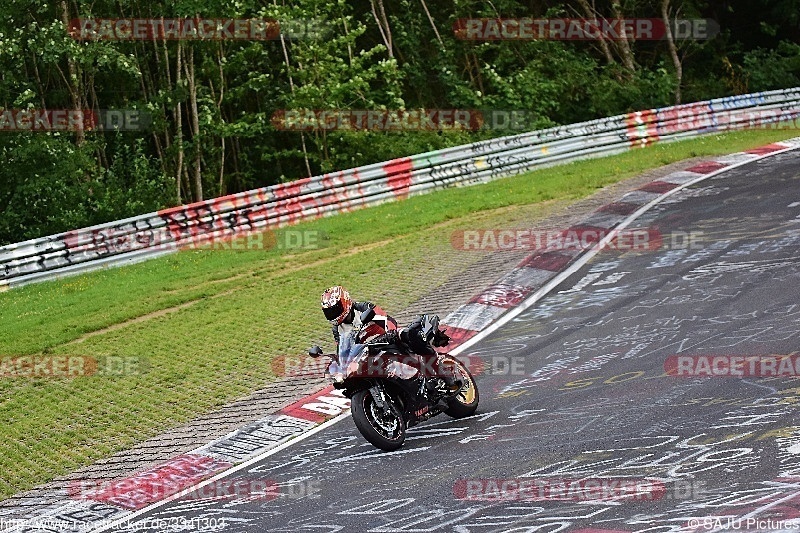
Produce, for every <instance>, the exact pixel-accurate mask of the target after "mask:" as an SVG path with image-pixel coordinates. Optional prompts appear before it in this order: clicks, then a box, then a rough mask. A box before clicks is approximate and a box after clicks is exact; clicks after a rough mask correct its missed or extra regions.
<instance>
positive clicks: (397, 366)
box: [308, 309, 479, 451]
mask: <svg viewBox="0 0 800 533" xmlns="http://www.w3.org/2000/svg"><path fill="white" fill-rule="evenodd" d="M374 316H375V311H374V310H373V309H368V310H366V311H364V312H363V313H362V314H361V316H360V318H361V324H363V325H367V324H368V323H369V322H370V320H371V319H372V318H373V317H374ZM419 325H420V330H421V331H419V335H420V337H421V338H422V339H423V341H425V342H426V343H427V342H429V341H430V340H431V339H432V338H433V337H434V335H436V333H437V331H438V317H436V316H431V315H425V316H424V321H423V322H422V323H421V324H419ZM361 329H363V326H362V328H354V329H353V330H352V331H350V332H348V333H346V334H343V335H341V337H340V339H339V348H338V356H337V355H336V354H323V352H322V349H321V348H320V347H319V346H314V347H313V348H311V350H309V352H308V354H309V355H310V356H312V357H323V356H324V357H329V358H330V359H331V362H330V363H329V364H328V367H327V369H326V371H325V375H326V376H327V377H328V378H329V379H331V380H332V381H333V386H334V387H335V388H337V389H341V390H342V391H343V394H344V396H346V397H347V398H350V400H351V403H350V412H351V413H352V415H353V422H354V423H355V425H356V427H357V428H358V430H359V432H360V433H361V434H362V435H363V436H364V438H365V439H367V441H369V442H370V443H372V444H373V445H374V446H376V447H377V448H380V449H382V450H385V451H394V450H397V449H398V448H400V447H401V446H402V445H403V442H405V438H406V430H407V429H409V428H412V427H414V426H416V425H417V424H419V423H421V422H424V421H425V420H428V419H429V418H431V417H434V416H436V415H438V414H441V413H445V414H446V415H448V416H450V417H452V418H464V417H468V416H471V415H473V414H474V413H475V411H476V410H477V408H478V401H479V393H478V387H477V385H476V384H475V379H474V378H473V376H472V374H471V373H470V371H469V369H468V368H467V367H466V366H465V365H464V364H463V363H462V362H461V361H459V360H458V359H456V358H455V357H453V356H450V355H449V354H444V353H436V352H434V351H433V349H432V348H431V351H432V352H433V353H436V355H431V356H428V357H424V356H420V355H417V354H414V353H410V352H409V350H406V349H401V346H399V345H398V343H388V342H367V343H362V342H359V333H360V331H361ZM442 372H450V373H451V374H450V376H451V377H454V378H455V379H454V380H451V381H452V382H453V387H448V386H447V385H446V380H444V379H443V378H442V377H441V375H442ZM456 387H457V389H456Z"/></svg>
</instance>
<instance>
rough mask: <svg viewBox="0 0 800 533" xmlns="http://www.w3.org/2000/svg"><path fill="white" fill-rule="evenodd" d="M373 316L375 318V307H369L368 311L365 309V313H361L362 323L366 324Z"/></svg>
mask: <svg viewBox="0 0 800 533" xmlns="http://www.w3.org/2000/svg"><path fill="white" fill-rule="evenodd" d="M373 318H375V309H372V308H370V309H367V310H366V311H364V312H363V313H361V323H362V324H366V323H367V322H369V321H370V320H372V319H373Z"/></svg>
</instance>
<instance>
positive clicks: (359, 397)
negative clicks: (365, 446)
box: [350, 389, 406, 452]
mask: <svg viewBox="0 0 800 533" xmlns="http://www.w3.org/2000/svg"><path fill="white" fill-rule="evenodd" d="M350 412H351V413H352V415H353V422H355V424H356V427H357V428H358V431H360V432H361V434H362V435H363V436H364V438H365V439H367V440H368V441H369V442H370V443H372V445H373V446H375V447H377V448H380V449H381V450H384V451H387V452H392V451H394V450H397V449H398V448H400V447H401V446H402V445H403V442H405V440H406V422H405V420H403V417H402V416H400V415H399V414H397V410H396V409H395V410H394V413H395V414H394V415H392V416H391V417H387V416H386V415H385V414H384V413H383V410H382V409H381V408H380V407H378V405H377V404H376V403H375V400H374V399H373V398H372V393H371V392H370V391H369V389H365V390H362V391H359V392H357V393H355V394H354V395H353V397H352V399H351V402H350Z"/></svg>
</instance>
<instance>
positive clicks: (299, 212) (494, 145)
mask: <svg viewBox="0 0 800 533" xmlns="http://www.w3.org/2000/svg"><path fill="white" fill-rule="evenodd" d="M798 116H800V88H794V89H786V90H780V91H770V92H764V93H757V94H748V95H742V96H732V97H727V98H719V99H715V100H710V101H706V102H698V103H693V104H686V105H680V106H673V107H667V108H662V109H651V110H647V111H640V112H636V113H629V114H625V115H619V116H615V117H609V118H604V119H599V120H591V121H588V122H581V123H578V124H572V125H569V126H558V127H554V128H549V129H545V130H537V131H532V132H529V133H524V134H521V135H513V136H508V137H501V138H497V139H491V140H488V141H482V142H476V143H472V144H467V145H463V146H457V147H454V148H448V149H444V150H437V151H434V152H428V153H424V154H418V155H414V156H411V157H403V158H398V159H394V160H392V161H387V162H383V163H377V164H373V165H366V166H363V167H358V168H353V169H349V170H344V171H340V172H333V173H330V174H324V175H322V176H314V177H312V178H305V179H301V180H298V181H294V182H290V183H284V184H280V185H273V186H269V187H264V188H261V189H255V190H252V191H246V192H243V193H239V194H233V195H229V196H224V197H220V198H215V199H213V200H207V201H204V202H198V203H194V204H189V205H184V206H179V207H175V208H171V209H165V210H162V211H158V212H155V213H148V214H146V215H140V216H137V217H133V218H128V219H125V220H119V221H116V222H110V223H107V224H100V225H97V226H92V227H89V228H84V229H79V230H75V231H69V232H66V233H60V234H58V235H51V236H48V237H43V238H39V239H33V240H29V241H25V242H21V243H16V244H11V245H7V246H3V247H0V289H2V288H9V287H17V286H22V285H25V284H28V283H33V282H36V281H42V280H47V279H53V278H57V277H60V276H65V275H70V274H75V273H81V272H87V271H89V270H94V269H97V268H103V267H109V266H113V265H120V264H127V263H132V262H137V261H141V260H144V259H149V258H153V257H157V256H160V255H164V254H168V253H173V252H175V251H177V250H179V249H181V248H182V247H186V246H188V245H202V243H203V242H208V241H210V240H216V239H224V238H231V237H235V236H237V235H241V234H245V233H249V232H253V231H263V230H266V229H269V228H277V227H282V226H286V225H289V224H293V223H295V222H297V221H299V220H304V219H309V218H315V217H320V216H328V215H332V214H335V213H339V212H343V211H349V210H352V209H354V208H358V207H364V206H368V205H374V204H378V203H382V202H386V201H391V200H395V199H402V198H407V197H408V196H412V195H416V194H424V193H427V192H430V191H434V190H437V189H443V188H447V187H453V186H465V185H472V184H476V183H485V182H488V181H491V180H494V179H497V178H501V177H506V176H511V175H515V174H520V173H524V172H527V171H529V170H531V169H534V168H538V167H543V166H550V165H556V164H560V163H564V162H567V161H574V160H577V159H583V158H589V157H599V156H605V155H611V154H615V153H620V152H624V151H626V150H630V149H632V148H636V147H644V146H648V145H650V144H653V143H655V142H657V141H669V140H678V139H685V138H690V137H696V136H699V135H703V134H708V133H714V132H725V131H731V130H737V129H745V128H755V127H769V125H770V124H772V125H779V124H781V123H785V122H786V121H791V122H792V123H794V122H795V121H796V120H797V118H798Z"/></svg>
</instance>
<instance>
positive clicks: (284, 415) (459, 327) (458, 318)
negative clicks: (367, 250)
mask: <svg viewBox="0 0 800 533" xmlns="http://www.w3.org/2000/svg"><path fill="white" fill-rule="evenodd" d="M797 148H800V138H797V139H791V140H788V141H783V142H778V143H774V144H770V145H768V146H763V147H761V148H756V149H753V150H748V151H746V152H741V153H736V154H732V155H728V156H724V157H720V158H718V159H716V160H713V161H706V162H703V163H700V164H698V165H696V166H693V167H691V168H689V169H687V170H685V171H680V172H675V173H673V174H670V175H668V176H665V177H664V178H661V179H659V180H656V181H653V182H651V183H649V184H647V185H645V186H643V187H641V188H639V189H638V190H636V191H633V192H630V193H628V194H626V195H625V196H623V197H622V198H621V199H620V200H619V201H617V202H613V203H610V204H608V205H605V206H603V207H601V208H600V209H598V210H597V211H595V212H594V213H593V214H592V215H590V216H589V217H588V218H587V219H586V220H585V221H584V222H583V223H582V224H579V225H576V226H573V227H571V228H569V229H568V230H566V231H583V230H585V229H587V228H592V229H597V230H605V231H609V230H613V229H618V230H619V229H624V227H626V226H627V225H629V224H630V223H632V222H633V221H634V220H635V219H636V218H637V217H639V216H640V215H641V214H642V213H644V212H645V211H647V210H648V209H650V208H651V207H652V206H654V205H656V204H657V203H659V202H661V201H663V200H664V199H666V198H667V197H669V196H671V195H672V194H674V193H676V192H677V191H679V190H681V189H684V188H686V187H688V186H690V185H693V184H695V183H698V182H700V181H702V180H705V179H708V178H711V177H713V176H715V175H717V174H720V173H722V172H725V171H727V170H730V169H732V168H736V167H738V166H741V165H744V164H747V163H751V162H753V161H758V160H760V159H764V158H767V157H770V156H773V155H776V154H778V153H782V152H787V151H790V150H794V149H797ZM612 238H613V233H609V234H608V235H606V237H605V238H603V239H602V240H601V241H600V242H598V243H596V244H594V245H593V246H591V247H590V248H588V249H587V250H571V251H563V250H547V249H546V250H543V251H537V252H535V253H533V254H531V255H529V256H528V257H526V258H525V259H524V260H523V261H522V262H521V263H520V264H519V265H518V266H517V267H516V268H514V269H513V270H512V271H511V272H509V273H508V274H506V275H505V276H503V277H502V278H500V279H499V280H498V281H497V282H495V283H494V284H492V285H491V286H489V287H487V288H486V289H484V290H483V291H481V292H480V293H479V294H477V295H476V296H475V297H473V298H472V299H471V300H470V301H469V302H468V303H467V304H465V305H463V306H461V307H460V308H458V309H457V310H456V311H454V312H453V313H451V314H450V315H448V316H447V317H445V318H444V320H443V321H442V323H443V325H444V326H445V328H446V331H447V332H448V335H450V337H451V338H452V341H453V342H452V344H451V347H452V349H451V353H453V354H458V353H460V352H463V351H464V350H465V349H467V348H468V347H469V346H471V345H473V344H474V343H475V342H477V341H478V340H479V339H480V338H483V337H485V336H486V335H489V334H490V333H491V332H493V331H495V330H497V329H498V328H499V327H501V326H502V325H503V324H505V323H507V322H508V321H510V320H511V319H513V318H514V317H515V316H517V315H519V314H520V313H522V312H523V311H524V310H525V309H527V308H529V307H530V306H532V305H533V304H534V303H535V302H536V301H538V300H539V299H541V298H542V297H544V296H545V295H546V294H547V293H548V292H549V291H550V290H552V289H553V288H554V287H555V286H556V285H558V284H559V283H561V282H562V281H563V280H564V279H566V278H567V277H568V276H570V275H571V274H572V273H574V272H575V271H576V270H578V269H579V268H580V267H582V266H583V265H584V264H586V263H587V262H588V261H589V260H590V259H591V258H592V257H594V255H596V254H597V253H599V252H600V251H601V250H602V249H603V248H604V247H605V246H607V245H608V243H609V242H610V241H611V239H612ZM347 415H349V400H348V399H347V398H345V397H343V396H342V394H341V393H340V392H339V391H338V390H335V389H334V388H333V387H332V386H327V387H325V388H324V389H322V390H321V391H319V392H316V393H314V394H312V395H310V396H308V397H306V398H303V399H301V400H299V401H297V402H295V403H293V404H291V405H289V406H287V407H284V408H283V409H281V410H280V411H279V412H278V413H275V414H271V415H268V416H265V417H264V418H262V419H260V420H257V421H255V422H253V423H251V424H248V425H246V426H244V427H242V428H239V429H237V430H236V431H233V432H232V433H229V434H228V435H226V436H224V437H222V438H219V439H217V440H215V441H213V442H210V443H208V444H205V445H203V446H201V447H199V448H197V449H195V450H192V451H190V452H187V453H184V454H181V455H179V456H177V457H174V458H172V459H170V460H169V461H167V462H165V463H162V464H159V465H157V466H154V467H151V468H148V469H146V470H143V471H140V472H137V473H135V474H133V475H132V476H129V477H127V478H124V479H120V480H115V481H113V482H111V483H110V484H108V485H105V486H103V488H102V489H100V490H98V491H96V492H94V493H89V494H86V495H82V499H74V498H70V499H66V498H65V496H66V494H65V493H64V492H65V491H64V492H62V493H61V494H59V495H58V496H57V497H58V498H61V500H60V501H56V502H55V503H54V504H53V505H52V506H50V508H49V509H47V510H45V511H44V512H42V513H41V514H39V515H38V516H36V517H33V518H27V519H24V520H20V521H19V522H20V523H15V524H13V525H11V526H10V527H8V526H2V524H4V523H5V524H8V523H9V522H10V520H9V519H8V518H5V519H4V518H3V516H2V515H0V527H5V529H0V532H2V533H12V532H21V531H25V532H28V531H41V532H44V531H60V532H66V531H75V532H78V531H80V532H88V531H92V532H95V533H99V532H102V531H107V530H110V529H113V528H119V527H120V526H121V525H123V524H125V523H126V522H127V521H129V520H132V519H134V518H135V517H137V516H139V515H141V514H143V513H145V512H148V511H150V510H152V509H154V508H156V507H160V506H161V505H164V504H166V503H168V502H170V501H174V500H176V499H179V498H181V497H183V496H186V495H188V494H191V493H192V491H195V490H197V489H200V488H202V487H203V486H205V485H207V484H209V483H213V482H214V481H215V480H218V479H221V478H224V477H227V476H230V475H231V474H233V473H235V472H237V471H239V470H242V469H244V468H247V467H248V466H250V465H251V464H254V463H256V462H258V461H261V460H263V459H264V458H265V457H268V456H270V455H273V454H275V453H277V452H279V451H281V450H283V449H284V448H287V447H289V446H291V445H293V444H295V443H296V442H299V441H301V440H305V439H306V438H308V437H311V436H312V435H314V434H316V433H319V432H320V431H323V430H324V429H327V427H329V426H331V425H333V424H335V423H337V422H339V421H340V420H342V419H343V418H345V417H346V416H347ZM165 489H167V490H166V491H165ZM54 499H56V495H54ZM2 520H6V522H3V521H2Z"/></svg>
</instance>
